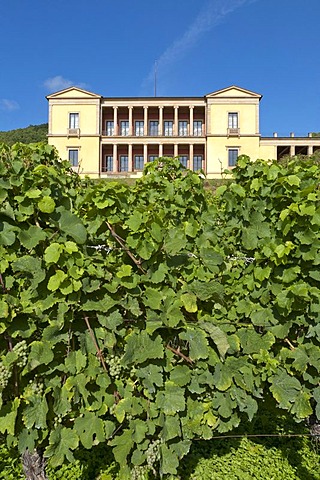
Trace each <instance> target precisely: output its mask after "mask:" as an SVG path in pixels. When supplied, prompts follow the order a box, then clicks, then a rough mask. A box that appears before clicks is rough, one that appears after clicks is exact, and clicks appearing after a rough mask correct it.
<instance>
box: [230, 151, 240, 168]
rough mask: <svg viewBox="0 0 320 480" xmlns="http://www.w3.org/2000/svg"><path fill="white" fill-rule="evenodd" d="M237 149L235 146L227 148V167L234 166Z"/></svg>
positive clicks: (237, 153)
mask: <svg viewBox="0 0 320 480" xmlns="http://www.w3.org/2000/svg"><path fill="white" fill-rule="evenodd" d="M238 155H239V150H238V149H237V148H229V150H228V167H234V166H235V165H236V164H237V158H238Z"/></svg>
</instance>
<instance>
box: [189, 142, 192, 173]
mask: <svg viewBox="0 0 320 480" xmlns="http://www.w3.org/2000/svg"><path fill="white" fill-rule="evenodd" d="M189 168H190V170H193V144H191V145H189Z"/></svg>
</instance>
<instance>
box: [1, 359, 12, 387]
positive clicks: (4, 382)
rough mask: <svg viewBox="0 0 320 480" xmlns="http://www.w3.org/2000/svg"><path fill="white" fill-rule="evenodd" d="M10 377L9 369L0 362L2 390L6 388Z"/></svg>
mask: <svg viewBox="0 0 320 480" xmlns="http://www.w3.org/2000/svg"><path fill="white" fill-rule="evenodd" d="M10 377H11V371H10V370H9V369H8V368H7V367H5V366H4V365H3V364H0V390H4V389H5V388H6V386H7V385H8V381H9V379H10Z"/></svg>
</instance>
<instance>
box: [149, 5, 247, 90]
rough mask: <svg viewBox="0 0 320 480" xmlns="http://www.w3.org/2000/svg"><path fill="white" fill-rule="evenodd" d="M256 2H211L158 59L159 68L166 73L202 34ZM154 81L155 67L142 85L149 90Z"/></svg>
mask: <svg viewBox="0 0 320 480" xmlns="http://www.w3.org/2000/svg"><path fill="white" fill-rule="evenodd" d="M254 1H256V0H211V1H209V3H208V4H207V5H206V7H205V8H204V9H202V10H201V11H200V13H199V15H198V16H197V17H196V19H195V20H194V22H193V23H192V24H191V25H190V26H189V27H188V28H187V30H186V31H185V32H184V34H183V35H182V36H181V37H180V38H178V39H177V40H175V41H174V42H173V43H172V44H171V45H170V46H169V47H168V48H167V49H166V50H165V51H164V52H163V53H162V54H161V55H160V57H159V58H158V59H157V68H158V70H159V71H162V72H163V71H164V69H165V67H166V68H167V67H169V66H170V64H172V63H174V61H175V60H176V59H177V58H179V59H180V58H181V57H182V56H183V55H185V54H186V53H187V51H188V50H189V49H190V48H191V47H193V46H194V45H195V43H196V42H197V41H198V40H199V38H200V37H201V35H202V34H204V33H205V32H208V31H209V30H211V29H212V28H213V27H215V26H216V25H218V24H219V23H220V22H221V21H222V20H223V18H224V17H225V16H226V15H228V14H229V13H231V12H233V11H234V10H236V9H237V8H239V7H241V6H242V5H244V4H248V3H253V2H254ZM153 79H154V67H152V68H151V69H150V72H149V74H148V75H147V76H146V77H145V79H144V80H143V83H142V87H143V88H144V89H146V88H148V86H149V85H150V83H151V82H153Z"/></svg>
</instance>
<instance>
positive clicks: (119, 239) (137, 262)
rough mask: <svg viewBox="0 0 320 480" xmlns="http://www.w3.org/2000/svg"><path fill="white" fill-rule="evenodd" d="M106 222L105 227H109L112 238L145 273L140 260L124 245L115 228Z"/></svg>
mask: <svg viewBox="0 0 320 480" xmlns="http://www.w3.org/2000/svg"><path fill="white" fill-rule="evenodd" d="M106 224H107V227H108V228H109V230H110V232H111V235H112V236H113V238H114V239H115V240H116V241H117V242H118V243H119V245H120V246H121V248H122V250H123V251H125V252H126V254H127V255H128V256H129V257H130V258H131V260H132V261H133V263H134V264H135V265H136V266H137V267H138V268H139V270H140V271H141V272H142V273H144V274H146V273H147V272H146V270H145V269H144V268H143V267H142V266H141V260H140V259H139V260H138V259H137V258H136V257H135V256H134V255H133V253H132V252H130V250H129V248H128V247H127V246H126V244H125V242H124V239H123V238H121V237H120V236H119V235H118V234H117V233H116V232H115V230H114V229H113V228H112V226H111V225H110V223H109V222H106Z"/></svg>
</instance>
